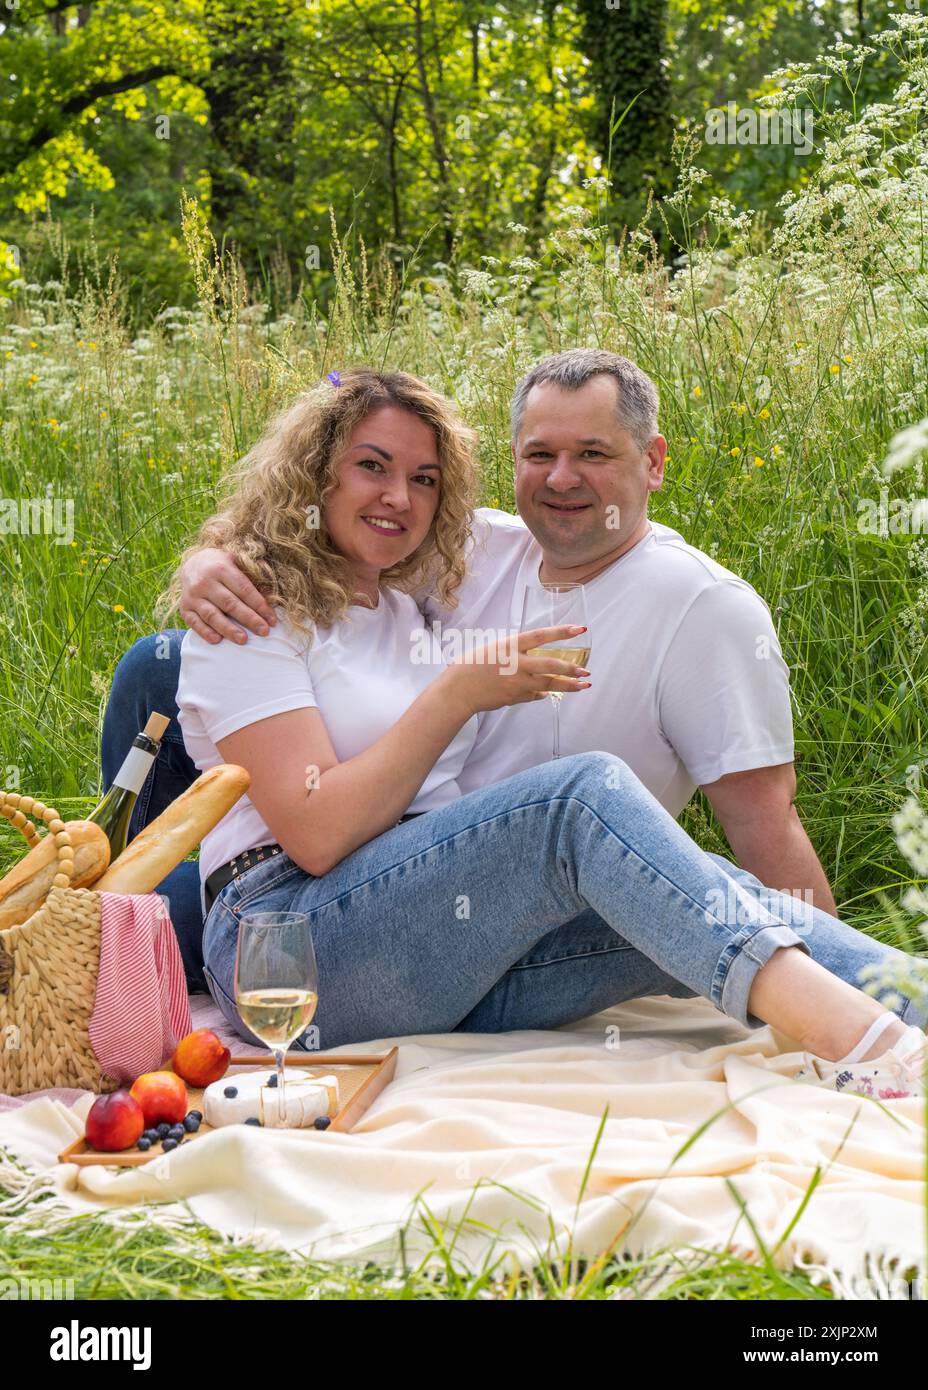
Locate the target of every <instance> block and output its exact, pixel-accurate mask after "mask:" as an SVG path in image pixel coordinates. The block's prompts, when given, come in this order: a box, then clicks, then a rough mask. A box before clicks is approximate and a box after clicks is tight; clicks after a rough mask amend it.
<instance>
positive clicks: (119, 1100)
mask: <svg viewBox="0 0 928 1390" xmlns="http://www.w3.org/2000/svg"><path fill="white" fill-rule="evenodd" d="M144 1128H145V1115H144V1112H143V1110H142V1107H141V1105H139V1103H138V1101H137V1100H136V1099H135V1097H134V1096H133V1095H132V1093H131V1092H130V1091H126V1090H121V1091H113V1092H112V1093H111V1094H110V1095H108V1096H97V1099H96V1100H95V1101H94V1103H93V1105H92V1106H91V1107H90V1112H89V1114H88V1116H87V1126H86V1129H85V1131H84V1134H85V1138H86V1139H87V1143H88V1144H90V1145H91V1147H92V1148H94V1149H102V1150H104V1151H105V1152H106V1153H115V1152H116V1151H117V1150H119V1149H131V1148H132V1146H133V1144H136V1143H137V1142H138V1140H139V1139H140V1138H141V1136H142V1130H143V1129H144Z"/></svg>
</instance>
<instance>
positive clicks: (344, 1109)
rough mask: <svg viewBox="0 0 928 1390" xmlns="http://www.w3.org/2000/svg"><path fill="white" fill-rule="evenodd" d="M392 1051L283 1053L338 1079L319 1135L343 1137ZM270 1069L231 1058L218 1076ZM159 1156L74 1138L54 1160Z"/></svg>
mask: <svg viewBox="0 0 928 1390" xmlns="http://www.w3.org/2000/svg"><path fill="white" fill-rule="evenodd" d="M398 1051H399V1049H398V1048H396V1047H391V1048H390V1051H389V1052H380V1053H366V1054H361V1053H358V1054H357V1055H354V1056H350V1055H343V1056H339V1057H336V1056H333V1057H326V1056H325V1055H324V1054H322V1053H307V1052H296V1053H288V1054H287V1056H286V1058H285V1064H286V1065H287V1066H288V1067H304V1068H305V1069H306V1071H307V1072H309V1073H311V1074H312V1073H316V1072H318V1073H319V1075H320V1076H325V1075H328V1074H330V1073H334V1074H335V1076H337V1077H338V1093H339V1097H340V1100H341V1104H340V1106H339V1109H338V1113H337V1114H336V1115H333V1117H332V1123H331V1124H330V1125H329V1126H328V1129H327V1130H324V1131H323V1133H328V1130H332V1129H337V1130H339V1131H341V1132H342V1133H345V1134H347V1133H350V1131H351V1130H352V1129H353V1128H354V1126H355V1125H356V1124H357V1122H358V1120H359V1119H360V1118H361V1116H362V1115H363V1114H364V1112H365V1110H366V1109H367V1108H368V1106H369V1105H370V1104H371V1102H372V1101H373V1100H374V1099H375V1098H376V1097H377V1096H379V1095H380V1092H381V1091H382V1090H383V1089H384V1087H386V1086H388V1085H389V1083H390V1082H391V1081H392V1080H393V1076H394V1073H395V1072H396V1059H397V1054H398ZM259 1064H260V1065H259ZM274 1069H275V1067H274V1060H273V1058H272V1057H270V1055H269V1056H268V1057H267V1059H263V1058H262V1057H260V1056H254V1057H235V1056H233V1057H231V1058H230V1060H229V1069H228V1071H227V1072H226V1073H225V1075H224V1076H223V1080H225V1078H226V1077H228V1076H234V1075H235V1073H236V1072H243V1071H266V1072H267V1073H268V1075H269V1076H270V1074H271V1072H272V1071H274ZM171 1070H172V1068H171V1067H163V1068H162V1071H171ZM187 1109H188V1110H202V1109H203V1091H202V1089H201V1088H199V1087H195V1086H188V1087H187ZM212 1128H213V1127H212V1125H208V1124H207V1123H206V1121H205V1120H201V1122H200V1128H199V1129H198V1130H197V1132H196V1133H195V1134H188V1135H187V1136H186V1137H185V1138H184V1141H183V1144H181V1145H179V1146H178V1147H179V1148H183V1147H185V1146H186V1145H187V1144H191V1143H195V1142H196V1140H197V1139H199V1138H200V1136H201V1135H202V1134H210V1133H211V1132H212ZM223 1128H227V1126H225V1125H224V1126H223ZM296 1132H297V1133H298V1132H299V1131H296ZM169 1152H170V1153H176V1152H177V1149H171V1150H169ZM162 1157H164V1150H163V1149H162V1147H161V1145H160V1144H153V1145H152V1147H151V1148H150V1149H148V1150H147V1151H143V1150H141V1149H138V1148H135V1147H133V1148H131V1149H121V1150H119V1151H118V1152H117V1153H101V1152H100V1151H99V1150H97V1149H92V1148H91V1147H90V1145H89V1144H88V1143H87V1140H86V1139H83V1138H81V1139H75V1140H74V1142H73V1144H69V1145H68V1147H67V1148H66V1149H63V1150H62V1151H61V1153H60V1154H59V1155H58V1162H59V1163H77V1164H80V1165H82V1166H84V1167H86V1166H89V1165H91V1164H101V1163H102V1164H107V1165H108V1166H110V1167H112V1166H116V1167H119V1168H135V1167H137V1166H138V1165H139V1164H140V1163H150V1162H151V1161H152V1159H153V1158H162Z"/></svg>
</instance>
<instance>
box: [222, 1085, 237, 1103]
mask: <svg viewBox="0 0 928 1390" xmlns="http://www.w3.org/2000/svg"><path fill="white" fill-rule="evenodd" d="M222 1094H223V1095H224V1096H225V1097H226V1099H227V1100H234V1099H235V1097H236V1096H237V1095H238V1087H237V1086H227V1087H226V1088H225V1090H224V1091H223V1093H222Z"/></svg>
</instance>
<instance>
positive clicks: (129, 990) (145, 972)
mask: <svg viewBox="0 0 928 1390" xmlns="http://www.w3.org/2000/svg"><path fill="white" fill-rule="evenodd" d="M100 900H101V901H100V915H101V931H100V973H99V975H98V977H97V997H96V1000H95V1002H94V1006H93V1013H92V1015H91V1018H90V1026H89V1029H88V1032H89V1034H90V1044H91V1046H92V1048H93V1050H94V1052H95V1053H96V1054H97V1059H98V1061H99V1063H100V1066H101V1067H102V1068H103V1070H104V1072H106V1074H107V1075H108V1076H112V1077H115V1079H116V1080H117V1081H128V1082H132V1081H134V1080H135V1078H136V1077H137V1076H141V1074H142V1072H145V1071H157V1070H158V1068H159V1067H161V1066H162V1065H163V1064H164V1063H165V1062H167V1061H168V1060H169V1059H170V1057H171V1054H172V1053H173V1051H174V1049H175V1047H176V1046H177V1044H178V1042H179V1041H180V1039H181V1038H183V1037H186V1035H187V1034H188V1033H190V1032H191V1031H192V1026H191V1022H190V1000H189V998H188V995H187V980H186V976H185V975H184V963H183V960H182V959H181V954H180V948H179V946H178V944H177V937H176V936H175V935H174V926H173V924H172V922H171V918H170V916H169V914H168V911H167V908H166V907H165V905H164V900H163V899H162V898H161V897H160V896H159V895H158V894H157V893H105V892H104V893H101V894H100Z"/></svg>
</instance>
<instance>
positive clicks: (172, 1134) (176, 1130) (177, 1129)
mask: <svg viewBox="0 0 928 1390" xmlns="http://www.w3.org/2000/svg"><path fill="white" fill-rule="evenodd" d="M186 1133H187V1131H186V1130H185V1129H184V1127H183V1125H172V1126H171V1128H170V1131H169V1133H168V1138H169V1139H183V1137H184V1135H185V1134H186Z"/></svg>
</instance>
